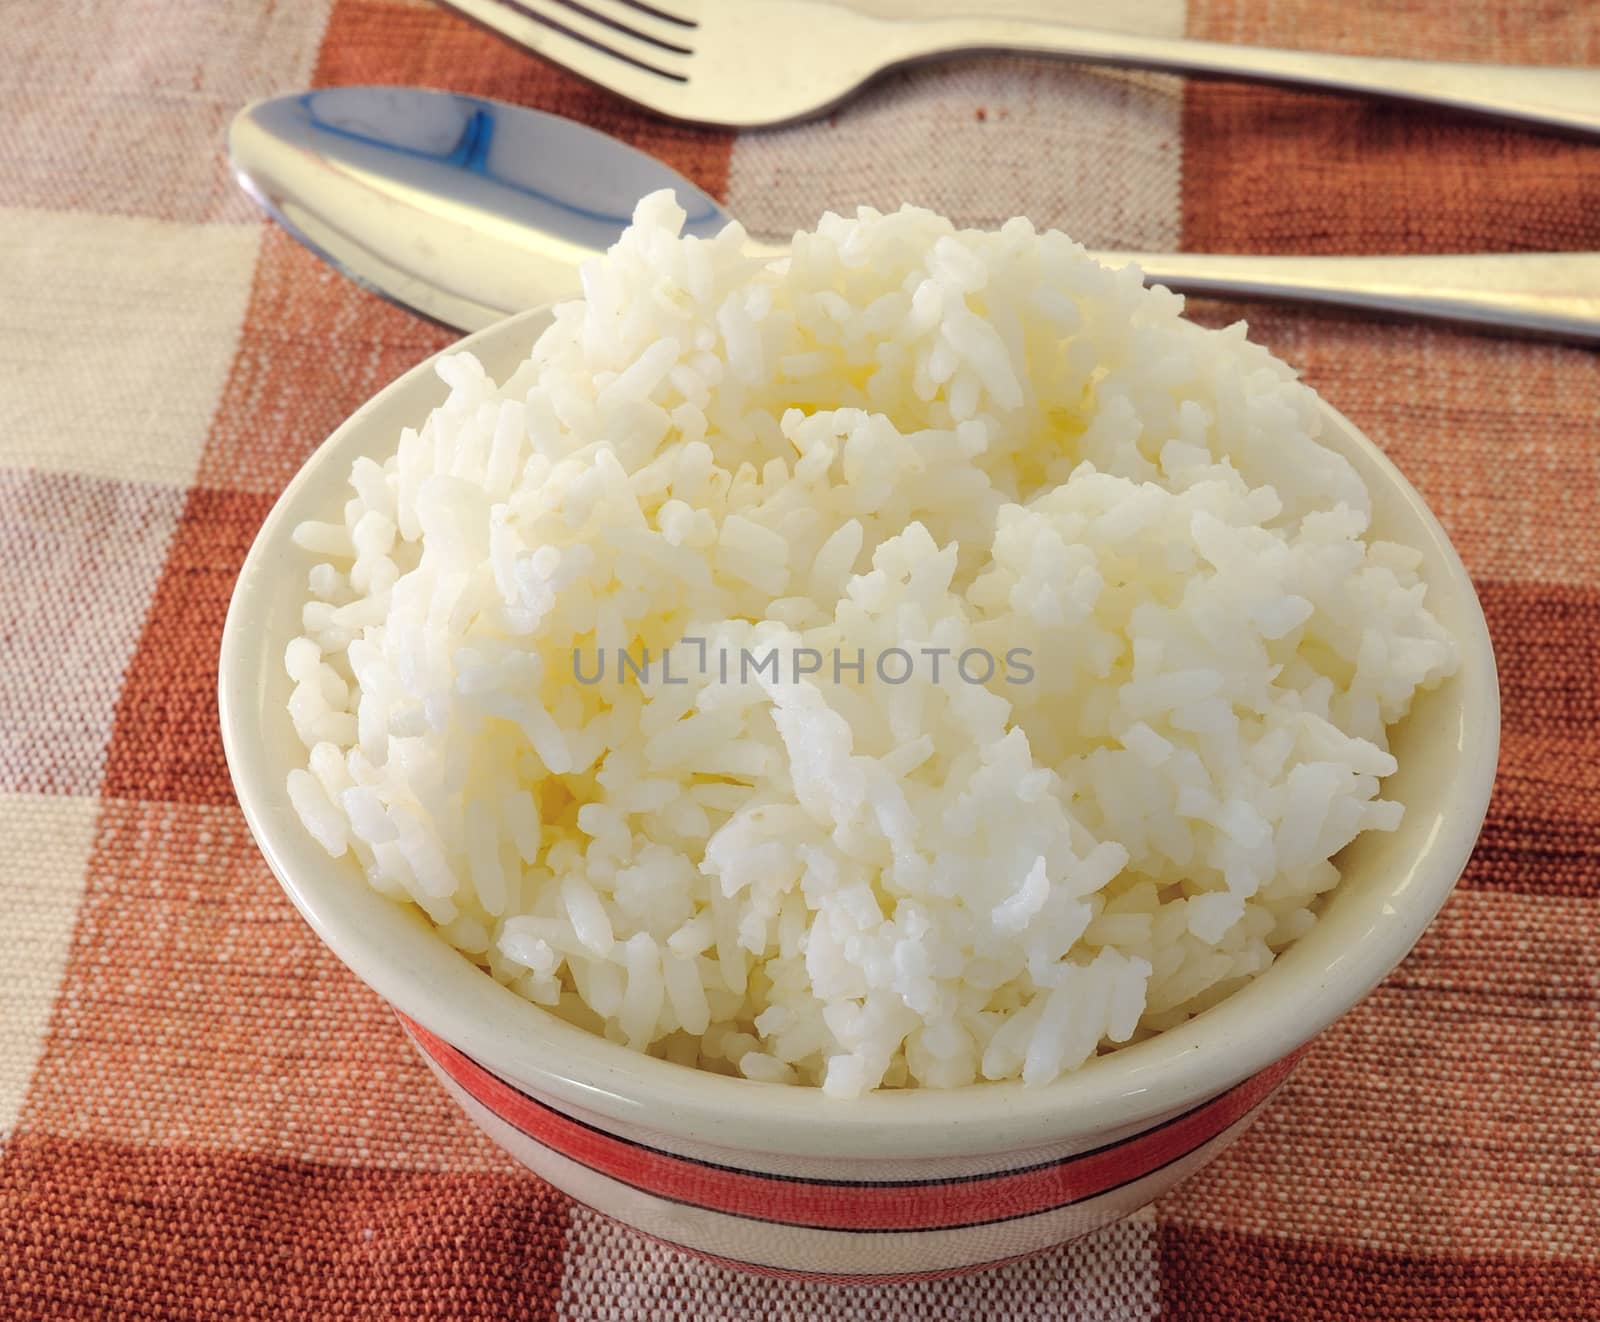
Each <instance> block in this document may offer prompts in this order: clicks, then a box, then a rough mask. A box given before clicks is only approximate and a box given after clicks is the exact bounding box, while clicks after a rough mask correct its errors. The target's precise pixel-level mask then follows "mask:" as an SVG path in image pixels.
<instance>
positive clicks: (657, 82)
mask: <svg viewBox="0 0 1600 1322" xmlns="http://www.w3.org/2000/svg"><path fill="white" fill-rule="evenodd" d="M444 3H446V4H448V5H449V6H450V7H451V8H452V9H455V10H457V11H458V12H459V13H461V14H463V15H465V16H466V17H467V18H470V19H472V20H473V21H474V22H476V23H480V24H482V25H483V26H484V27H486V28H488V29H490V30H491V31H493V32H496V33H498V34H499V35H500V36H502V37H505V38H507V39H508V40H510V41H513V42H515V43H516V44H517V45H519V46H522V47H525V48H526V49H528V50H530V51H533V52H534V53H535V54H537V55H542V56H543V57H544V58H545V59H547V60H550V61H551V62H552V63H555V64H559V65H560V66H562V68H564V69H568V70H570V71H571V72H573V73H575V74H577V75H578V76H579V77H580V78H585V79H587V80H588V81H590V82H592V83H596V84H598V85H599V86H601V87H604V88H606V89H607V90H609V91H612V92H615V93H617V94H618V95H619V96H623V97H627V98H628V99H629V100H633V101H638V102H640V103H641V104H643V105H646V106H649V107H651V108H652V109H660V110H662V111H663V112H664V113H665V112H666V111H667V106H666V105H665V104H663V98H665V97H668V96H670V93H671V92H672V90H673V89H674V88H675V87H677V86H679V85H681V84H683V83H685V82H687V81H688V78H687V75H686V74H684V73H681V72H677V71H676V70H673V69H671V68H668V67H666V62H667V61H678V60H681V59H682V57H681V56H674V55H670V54H668V53H667V52H663V51H657V52H655V53H656V54H657V55H658V56H659V57H660V61H661V62H660V63H655V62H651V61H650V60H648V59H644V58H639V57H636V56H634V55H631V54H628V53H627V52H625V51H621V50H619V49H617V47H616V46H614V45H612V43H611V42H610V41H607V40H606V39H605V38H604V37H603V36H601V35H598V34H599V33H604V32H606V29H605V28H603V27H598V25H595V24H592V23H590V24H588V25H587V26H588V27H589V28H590V31H584V30H583V25H584V22H585V21H584V20H583V19H581V18H580V17H579V16H578V15H568V14H567V12H566V11H565V10H558V11H557V12H559V13H561V15H562V17H561V18H557V17H556V16H555V15H554V14H551V13H548V12H544V10H545V9H553V8H555V6H553V5H547V6H543V7H540V8H536V7H535V6H536V5H537V3H538V0H444ZM566 17H571V18H573V19H574V20H576V21H574V22H570V23H568V22H565V21H563V19H564V18H566ZM596 29H597V30H596ZM613 39H614V40H616V41H618V42H619V43H620V38H615V37H614V38H613ZM638 49H640V50H642V51H647V50H649V49H650V48H649V47H638Z"/></svg>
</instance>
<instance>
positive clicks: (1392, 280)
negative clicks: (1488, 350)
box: [1096, 252, 1600, 344]
mask: <svg viewBox="0 0 1600 1322" xmlns="http://www.w3.org/2000/svg"><path fill="white" fill-rule="evenodd" d="M1096 256H1098V257H1099V258H1100V259H1101V260H1102V261H1107V262H1110V263H1112V264H1114V265H1121V264H1122V263H1124V262H1129V261H1131V262H1135V263H1137V264H1138V266H1139V268H1140V269H1141V270H1142V271H1143V272H1144V274H1145V279H1146V281H1147V282H1148V283H1154V284H1163V285H1167V286H1169V287H1170V288H1172V289H1176V290H1178V291H1179V292H1181V293H1185V294H1201V295H1216V296H1219V297H1229V298H1262V299H1292V300H1295V301H1298V302H1307V303H1328V304H1334V305H1336V306H1339V307H1348V308H1357V309H1360V310H1361V311H1364V312H1377V313H1386V314H1389V315H1391V316H1402V317H1422V318H1426V319H1428V320H1430V321H1449V322H1456V323H1459V324H1464V325H1469V326H1482V327H1493V328H1494V329H1497V330H1501V331H1515V332H1519V333H1521V334H1524V335H1535V336H1542V337H1549V338H1557V339H1563V340H1569V341H1576V342H1577V343H1580V344H1600V253H1593V252H1572V253H1477V254H1467V255H1462V256H1446V257H1434V256H1421V257H1412V256H1402V257H1257V256H1229V255H1213V254H1210V253H1097V254H1096Z"/></svg>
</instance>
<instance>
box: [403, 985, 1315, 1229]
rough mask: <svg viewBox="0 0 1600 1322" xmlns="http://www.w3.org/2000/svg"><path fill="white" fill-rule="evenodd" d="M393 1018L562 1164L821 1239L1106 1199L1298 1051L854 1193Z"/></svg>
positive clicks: (1202, 1132) (1195, 1136)
mask: <svg viewBox="0 0 1600 1322" xmlns="http://www.w3.org/2000/svg"><path fill="white" fill-rule="evenodd" d="M400 1020H401V1022H402V1023H403V1024H404V1025H405V1026H406V1028H407V1029H408V1030H409V1031H410V1032H411V1034H412V1036H413V1037H414V1038H415V1039H416V1041H417V1044H418V1046H420V1047H421V1048H422V1049H423V1051H425V1052H426V1053H427V1054H428V1055H429V1056H430V1057H432V1059H433V1060H434V1061H435V1062H436V1063H437V1064H438V1065H439V1067H440V1068H441V1069H443V1070H444V1071H445V1073H446V1074H447V1075H448V1076H449V1077H450V1078H451V1079H453V1080H454V1081H455V1082H456V1083H457V1084H458V1085H459V1086H460V1087H461V1088H463V1089H464V1090H465V1091H466V1092H467V1093H469V1094H470V1095H471V1096H472V1097H474V1098H476V1099H477V1101H479V1102H480V1103H482V1104H483V1105H484V1106H486V1107H487V1108H488V1109H489V1110H490V1111H492V1112H494V1113H495V1114H496V1115H497V1116H499V1117H500V1118H501V1119H502V1120H504V1121H505V1122H506V1123H508V1124H510V1125H512V1126H514V1127H515V1128H516V1129H518V1130H520V1131H521V1132H522V1133H523V1134H525V1135H527V1136H528V1137H529V1138H531V1139H533V1140H534V1141H535V1142H537V1143H540V1144H543V1145H544V1146H545V1147H547V1148H551V1149H553V1150H554V1151H556V1152H559V1153H560V1154H561V1155H562V1156H564V1157H567V1158H569V1159H570V1160H572V1161H576V1162H578V1163H580V1164H581V1165H584V1166H587V1167H588V1168H589V1169H591V1170H593V1171H597V1172H599V1173H600V1174H602V1175H606V1176H609V1177H610V1178H612V1179H614V1180H619V1181H621V1182H622V1183H624V1184H627V1185H630V1186H631V1187H633V1188H635V1189H638V1190H640V1191H642V1192H644V1193H648V1194H652V1195H656V1196H658V1197H663V1198H670V1199H673V1200H675V1201H677V1202H681V1203H687V1204H689V1205H691V1206H694V1207H701V1208H705V1209H707V1210H709V1211H715V1212H724V1213H728V1214H731V1215H734V1216H743V1217H747V1218H749V1219H752V1220H760V1221H769V1222H775V1223H778V1224H783V1225H792V1226H798V1227H805V1228H808V1229H820V1230H858V1231H859V1230H867V1231H872V1230H877V1231H895V1230H901V1231H904V1230H950V1229H957V1228H961V1227H965V1226H972V1225H978V1224H983V1223H985V1222H992V1221H1004V1220H1010V1219H1013V1218H1016V1217H1022V1216H1033V1215H1037V1214H1039V1213H1041V1212H1049V1211H1054V1210H1056V1209H1058V1208H1061V1207H1065V1206H1068V1205H1069V1204H1072V1203H1076V1202H1082V1201H1083V1200H1085V1199H1088V1198H1093V1197H1096V1196H1098V1195H1100V1194H1103V1193H1107V1192H1109V1191H1110V1190H1112V1189H1116V1188H1118V1187H1119V1186H1121V1185H1124V1184H1129V1183H1131V1182H1132V1181H1134V1180H1137V1179H1141V1178H1143V1177H1144V1176H1146V1175H1149V1174H1150V1173H1151V1172H1152V1171H1156V1170H1159V1169H1160V1168H1161V1167H1163V1166H1167V1165H1169V1164H1171V1163H1172V1162H1174V1161H1177V1160H1179V1159H1181V1158H1182V1157H1185V1156H1187V1155H1188V1154H1189V1153H1191V1152H1193V1151H1194V1150H1195V1149H1196V1148H1199V1147H1202V1146H1203V1145H1204V1144H1206V1143H1208V1142H1210V1140H1211V1139H1213V1138H1215V1137H1216V1136H1217V1135H1218V1134H1220V1133H1221V1132H1222V1131H1223V1130H1224V1129H1227V1128H1228V1127H1229V1126H1230V1125H1232V1124H1233V1123H1235V1122H1236V1121H1238V1120H1240V1119H1242V1118H1243V1117H1244V1116H1245V1115H1247V1114H1248V1113H1249V1112H1250V1111H1252V1110H1253V1109H1254V1108H1255V1107H1256V1106H1258V1105H1259V1104H1260V1103H1261V1102H1262V1101H1264V1100H1265V1099H1266V1097H1267V1096H1268V1095H1269V1094H1270V1093H1271V1092H1272V1091H1273V1090H1274V1089H1275V1088H1277V1086H1278V1085H1279V1084H1280V1083H1282V1082H1283V1080H1284V1079H1285V1078H1286V1077H1287V1076H1288V1074H1289V1072H1290V1071H1291V1070H1292V1069H1293V1068H1294V1066H1295V1064H1296V1063H1297V1062H1298V1060H1299V1058H1300V1055H1301V1052H1299V1051H1297V1052H1295V1053H1294V1054H1293V1055H1291V1056H1286V1057H1285V1058H1284V1059H1282V1060H1280V1061H1278V1062H1276V1063H1275V1064H1273V1065H1271V1066H1269V1067H1268V1068H1267V1069H1265V1070H1262V1071H1261V1073H1259V1074H1256V1075H1254V1076H1252V1077H1251V1078H1248V1079H1246V1080H1245V1081H1244V1082H1243V1083H1241V1084H1238V1085H1237V1086H1236V1087H1234V1088H1232V1089H1230V1090H1229V1091H1227V1092H1225V1093H1221V1094H1219V1095H1218V1096H1217V1097H1214V1098H1212V1099H1211V1100H1210V1101H1208V1102H1203V1103H1202V1104H1201V1105H1199V1106H1197V1107H1195V1108H1194V1109H1193V1110H1190V1111H1187V1112H1185V1113H1184V1114H1183V1115H1180V1116H1177V1117H1175V1118H1173V1119H1172V1120H1168V1121H1166V1122H1164V1123H1162V1124H1160V1125H1158V1126H1156V1127H1155V1128H1153V1129H1147V1130H1145V1131H1143V1132H1142V1133H1139V1134H1135V1135H1133V1136H1131V1137H1130V1138H1127V1139H1124V1140H1122V1141H1120V1142H1117V1143H1113V1144H1109V1145H1107V1146H1105V1147H1101V1148H1097V1149H1095V1150H1093V1151H1090V1152H1082V1153H1077V1154H1075V1155H1073V1156H1070V1157H1063V1158H1061V1159H1059V1160H1056V1161H1050V1162H1046V1163H1042V1164H1038V1165H1033V1166H1028V1167H1023V1168H1019V1169H1015V1170H1010V1171H999V1172H995V1173H993V1174H989V1175H972V1176H960V1177H956V1178H952V1179H948V1180H927V1181H920V1182H896V1183H891V1182H876V1183H852V1182H844V1181H823V1180H807V1179H801V1178H798V1177H795V1176H790V1175H772V1174H768V1173H765V1172H761V1171H748V1170H740V1169H736V1168H733V1167H728V1166H719V1165H714V1164H712V1163H710V1162H705V1161H698V1160H696V1159H694V1158H692V1157H682V1156H677V1155H675V1154H673V1153H670V1152H664V1151H661V1150H660V1149H658V1148H652V1147H647V1146H645V1145H644V1144H641V1143H636V1142H633V1141H631V1140H629V1139H624V1138H620V1137H618V1136H617V1135H615V1134H610V1133H606V1132H604V1131H601V1130H599V1129H595V1128H593V1127H592V1126H589V1125H586V1124H584V1123H583V1122H582V1121H579V1120H574V1119H573V1118H572V1117H571V1116H568V1115H566V1114H564V1113H563V1112H561V1111H558V1110H556V1109H554V1108H553V1107H551V1106H548V1105H546V1104H545V1103H543V1102H540V1101H537V1100H535V1099H534V1098H532V1097H530V1096H528V1095H527V1094H526V1093H524V1092H521V1091H519V1090H518V1089H516V1088H514V1087H512V1086H511V1085H510V1084H508V1083H507V1082H505V1080H503V1079H501V1078H500V1077H499V1076H498V1075H495V1074H493V1073H491V1072H490V1071H488V1070H486V1069H484V1068H483V1066H481V1065H479V1064H478V1063H477V1062H476V1061H474V1060H472V1059H470V1058H469V1057H468V1056H465V1055H463V1054H462V1053H461V1052H460V1051H458V1050H456V1048H454V1047H452V1046H451V1045H450V1044H449V1043H448V1042H445V1041H443V1040H442V1039H440V1038H437V1037H435V1036H433V1034H431V1033H429V1032H428V1031H427V1030H426V1029H425V1028H423V1027H421V1026H420V1025H419V1024H417V1023H416V1022H414V1021H413V1020H410V1019H407V1018H406V1017H405V1016H404V1015H401V1016H400ZM1303 1050H1304V1048H1302V1049H1301V1051H1303Z"/></svg>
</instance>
